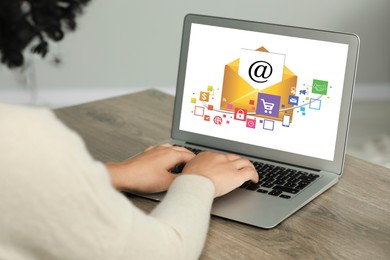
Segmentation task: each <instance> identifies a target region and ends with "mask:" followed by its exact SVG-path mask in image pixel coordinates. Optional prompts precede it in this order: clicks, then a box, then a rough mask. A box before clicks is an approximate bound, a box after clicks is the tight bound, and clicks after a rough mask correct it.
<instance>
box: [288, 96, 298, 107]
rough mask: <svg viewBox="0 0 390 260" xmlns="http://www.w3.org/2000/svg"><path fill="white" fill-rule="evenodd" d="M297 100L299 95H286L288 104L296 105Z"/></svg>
mask: <svg viewBox="0 0 390 260" xmlns="http://www.w3.org/2000/svg"><path fill="white" fill-rule="evenodd" d="M298 101H299V97H297V96H289V97H288V103H289V104H290V105H294V106H296V105H298Z"/></svg>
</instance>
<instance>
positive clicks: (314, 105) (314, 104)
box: [309, 98, 321, 110]
mask: <svg viewBox="0 0 390 260" xmlns="http://www.w3.org/2000/svg"><path fill="white" fill-rule="evenodd" d="M309 108H311V109H315V110H320V109H321V100H319V99H314V98H311V99H310V103H309Z"/></svg>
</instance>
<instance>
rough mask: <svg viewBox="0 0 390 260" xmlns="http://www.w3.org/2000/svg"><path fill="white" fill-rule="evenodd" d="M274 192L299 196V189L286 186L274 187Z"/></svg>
mask: <svg viewBox="0 0 390 260" xmlns="http://www.w3.org/2000/svg"><path fill="white" fill-rule="evenodd" d="M273 189H274V190H279V191H284V192H287V193H291V194H297V193H298V192H299V190H298V189H293V188H289V187H285V186H279V185H277V186H275V187H273Z"/></svg>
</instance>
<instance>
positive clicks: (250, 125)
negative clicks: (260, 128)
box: [246, 118, 256, 128]
mask: <svg viewBox="0 0 390 260" xmlns="http://www.w3.org/2000/svg"><path fill="white" fill-rule="evenodd" d="M246 127H248V128H256V119H250V118H247V119H246Z"/></svg>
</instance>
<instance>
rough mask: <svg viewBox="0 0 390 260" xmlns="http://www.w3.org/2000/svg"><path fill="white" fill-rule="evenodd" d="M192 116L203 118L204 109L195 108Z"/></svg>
mask: <svg viewBox="0 0 390 260" xmlns="http://www.w3.org/2000/svg"><path fill="white" fill-rule="evenodd" d="M194 115H196V116H203V115H204V107H200V106H195V111H194Z"/></svg>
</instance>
